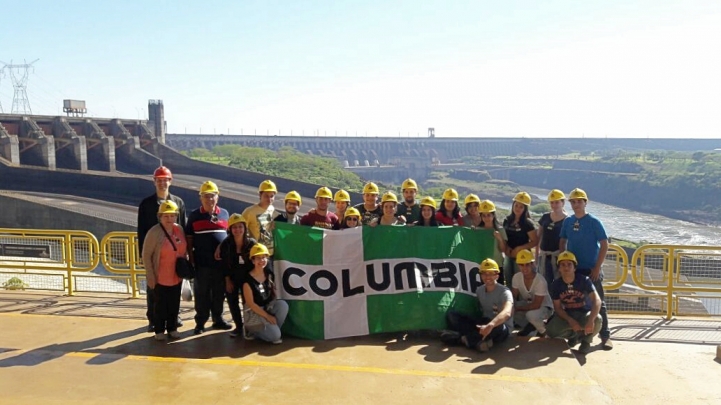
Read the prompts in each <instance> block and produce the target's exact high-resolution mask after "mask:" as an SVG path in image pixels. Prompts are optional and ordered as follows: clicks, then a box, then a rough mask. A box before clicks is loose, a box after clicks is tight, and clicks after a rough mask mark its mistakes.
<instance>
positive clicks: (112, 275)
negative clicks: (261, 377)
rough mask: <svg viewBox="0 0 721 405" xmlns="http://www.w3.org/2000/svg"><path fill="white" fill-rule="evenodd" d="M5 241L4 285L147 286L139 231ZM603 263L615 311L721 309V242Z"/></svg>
mask: <svg viewBox="0 0 721 405" xmlns="http://www.w3.org/2000/svg"><path fill="white" fill-rule="evenodd" d="M0 249H1V250H0V285H1V284H3V282H4V284H7V283H9V282H10V279H11V277H12V276H13V275H22V277H23V279H22V280H20V279H17V280H14V282H15V283H18V282H19V283H20V285H19V287H21V288H29V289H37V290H61V291H65V292H67V293H68V294H69V295H73V294H75V293H76V292H79V291H92V292H119V293H126V294H131V295H132V296H133V297H135V298H137V297H140V295H141V294H143V293H144V292H145V268H144V267H143V265H142V263H141V257H140V254H139V247H138V238H137V236H136V234H135V232H110V233H108V234H107V235H105V237H103V239H102V240H101V241H100V242H98V241H97V239H96V238H95V237H94V236H93V235H92V234H90V233H88V232H85V231H72V230H59V231H58V230H27V229H7V228H0ZM6 253H10V254H6ZM603 271H604V276H605V279H604V290H605V291H606V305H607V307H608V309H609V312H612V313H632V314H656V315H662V316H665V317H666V318H667V319H670V318H671V317H673V316H674V315H697V316H721V246H684V245H645V246H642V247H640V248H638V249H637V250H636V251H635V252H634V254H633V257H632V258H631V259H630V260H629V257H628V254H627V253H626V251H625V250H624V249H623V248H622V247H620V246H618V245H615V244H611V245H610V246H609V250H608V253H607V255H606V261H605V262H604V265H603ZM629 275H630V277H629ZM9 287H12V283H10V284H9ZM6 288H8V286H6Z"/></svg>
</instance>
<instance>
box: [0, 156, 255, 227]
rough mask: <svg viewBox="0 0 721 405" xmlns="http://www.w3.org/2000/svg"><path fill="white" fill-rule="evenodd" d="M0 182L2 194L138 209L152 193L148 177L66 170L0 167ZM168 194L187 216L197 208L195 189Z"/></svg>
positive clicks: (225, 202)
mask: <svg viewBox="0 0 721 405" xmlns="http://www.w3.org/2000/svg"><path fill="white" fill-rule="evenodd" d="M151 173H152V171H151ZM0 179H2V183H0V189H3V190H14V191H33V192H42V193H53V194H69V195H75V196H80V197H87V198H93V199H98V200H103V201H109V202H114V203H119V204H126V205H131V206H138V205H139V204H140V201H142V200H143V199H144V198H145V197H147V196H149V195H151V194H153V192H154V190H155V188H154V186H153V182H152V179H151V177H150V176H143V177H129V176H117V175H115V176H113V175H102V174H95V173H89V174H83V173H80V172H75V171H69V170H68V171H64V170H47V169H36V168H28V167H10V166H7V165H4V164H1V163H0ZM170 192H171V193H173V194H175V195H177V196H179V197H180V198H182V199H183V201H185V205H186V209H187V210H188V212H189V211H191V210H193V209H195V208H198V207H199V206H200V200H199V197H198V190H197V189H195V188H193V189H190V188H184V187H175V186H173V187H172V188H171V189H170ZM249 205H250V204H249V203H247V202H244V201H240V200H236V199H232V198H229V197H223V198H222V199H221V201H220V206H221V207H223V208H225V209H227V210H228V211H229V212H242V211H243V210H244V209H245V208H246V207H248V206H249ZM10 215H11V214H9V213H7V212H6V211H5V210H0V217H1V218H12V216H10ZM6 221H7V220H6ZM39 225H40V224H38V226H39Z"/></svg>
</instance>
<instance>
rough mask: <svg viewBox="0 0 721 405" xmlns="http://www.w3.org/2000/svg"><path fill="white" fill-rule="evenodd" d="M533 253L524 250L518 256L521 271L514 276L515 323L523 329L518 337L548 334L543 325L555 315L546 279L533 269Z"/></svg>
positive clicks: (517, 261)
mask: <svg viewBox="0 0 721 405" xmlns="http://www.w3.org/2000/svg"><path fill="white" fill-rule="evenodd" d="M534 261H535V260H534V258H533V253H531V251H530V250H528V249H523V250H521V251H520V252H518V255H517V256H516V264H517V265H518V268H519V269H520V270H521V271H520V272H518V273H516V274H514V275H513V279H512V280H511V292H512V293H513V299H514V300H515V306H514V309H515V313H514V314H513V322H514V323H515V324H516V325H518V326H519V327H521V330H520V331H519V332H518V336H529V335H530V334H531V333H533V331H538V333H537V334H536V336H538V337H543V336H545V334H546V325H545V324H544V323H543V322H544V321H545V320H546V319H548V317H550V316H551V314H552V313H553V302H552V301H551V296H550V295H548V285H547V284H546V279H545V278H544V277H543V276H542V275H541V274H538V273H536V272H535V270H534V268H533V262H534Z"/></svg>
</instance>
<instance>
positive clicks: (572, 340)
mask: <svg viewBox="0 0 721 405" xmlns="http://www.w3.org/2000/svg"><path fill="white" fill-rule="evenodd" d="M567 342H568V347H571V348H573V347H574V346H576V345H577V344H578V337H577V336H574V337H572V338H570V339H568V340H567Z"/></svg>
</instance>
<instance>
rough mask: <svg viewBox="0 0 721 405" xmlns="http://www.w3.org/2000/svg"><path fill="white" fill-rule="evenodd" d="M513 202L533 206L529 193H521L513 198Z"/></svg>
mask: <svg viewBox="0 0 721 405" xmlns="http://www.w3.org/2000/svg"><path fill="white" fill-rule="evenodd" d="M513 201H517V202H519V203H521V204H523V205H531V196H530V195H529V194H528V193H527V192H525V191H521V192H520V193H518V194H516V196H515V197H513Z"/></svg>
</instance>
